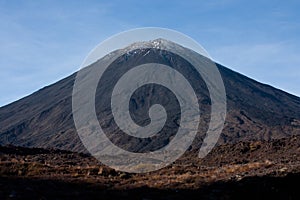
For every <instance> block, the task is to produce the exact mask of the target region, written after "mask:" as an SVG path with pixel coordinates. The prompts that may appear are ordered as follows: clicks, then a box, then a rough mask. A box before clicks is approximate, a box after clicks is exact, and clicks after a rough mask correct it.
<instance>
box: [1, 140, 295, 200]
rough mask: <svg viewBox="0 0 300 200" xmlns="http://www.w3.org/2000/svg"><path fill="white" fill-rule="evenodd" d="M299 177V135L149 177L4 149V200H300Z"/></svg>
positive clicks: (66, 155)
mask: <svg viewBox="0 0 300 200" xmlns="http://www.w3.org/2000/svg"><path fill="white" fill-rule="evenodd" d="M299 180H300V136H293V137H290V138H285V139H277V140H272V141H269V142H264V141H252V142H240V143H237V144H234V145H233V144H228V145H220V146H218V147H216V148H214V149H213V151H212V152H211V153H210V154H209V155H208V156H207V157H205V158H204V159H199V158H197V151H192V152H188V153H186V154H185V155H184V156H183V157H182V158H181V159H179V160H178V161H176V162H175V163H173V164H172V165H171V166H169V167H167V168H163V169H161V170H159V171H156V172H151V173H146V174H128V173H124V172H118V171H115V170H113V169H111V168H108V167H105V166H103V165H102V164H101V163H100V162H99V161H97V160H96V159H94V158H93V157H91V156H89V155H87V154H83V153H81V154H80V153H74V152H70V151H62V150H54V149H52V150H51V149H50V150H46V149H40V148H24V147H15V146H2V147H1V148H0V199H87V198H88V199H299V197H300V190H299V189H298V188H299V186H298V183H297V181H299Z"/></svg>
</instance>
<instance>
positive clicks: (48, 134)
mask: <svg viewBox="0 0 300 200" xmlns="http://www.w3.org/2000/svg"><path fill="white" fill-rule="evenodd" d="M136 45H137V44H132V45H131V46H130V47H127V48H125V49H120V50H117V51H123V52H126V53H124V54H123V56H121V57H119V58H118V61H117V62H116V65H122V66H123V67H124V66H125V67H126V66H128V65H134V64H135V63H134V62H136V61H138V60H141V59H152V58H154V57H155V59H157V60H160V61H161V62H165V63H168V64H169V65H171V66H175V65H184V63H182V62H181V61H180V58H179V57H178V56H176V55H171V54H170V53H168V52H164V53H162V52H160V50H159V49H155V48H154V47H155V46H157V45H169V46H173V47H174V48H181V49H182V51H191V50H189V49H187V48H184V47H181V46H179V45H177V44H174V43H172V42H170V41H167V40H163V39H158V40H155V41H149V42H145V43H143V45H145V48H143V49H141V48H135V47H136ZM139 45H141V44H139ZM133 50H134V51H133ZM191 52H192V51H191ZM193 53H195V52H193ZM199 56H200V55H199ZM131 58H134V59H131ZM129 61H130V62H129ZM93 65H101V60H98V61H97V62H96V63H93ZM216 66H217V68H218V70H219V71H220V74H221V76H222V79H223V81H224V86H225V90H226V95H227V96H226V97H227V117H226V120H225V127H224V129H223V131H222V134H221V136H220V138H219V140H218V144H219V145H220V144H224V143H230V144H235V143H238V142H243V141H271V140H273V139H280V138H289V137H291V136H293V135H299V134H300V112H299V111H300V98H299V97H297V96H294V95H291V94H288V93H287V92H284V91H282V90H279V89H276V88H274V87H272V86H269V85H266V84H262V83H259V82H257V81H255V80H253V79H250V78H248V77H246V76H244V75H242V74H239V73H237V72H234V71H232V70H230V69H229V68H227V67H224V66H222V65H220V64H218V63H216ZM115 68H116V69H118V66H115ZM186 73H190V74H188V75H187V76H188V77H190V78H189V79H190V80H189V81H190V82H191V84H195V85H198V86H199V88H201V89H200V90H199V93H200V94H199V95H198V97H199V98H198V101H199V102H200V108H201V111H202V112H203V113H204V114H203V115H202V116H203V120H202V122H201V123H202V125H201V126H199V127H200V128H199V131H198V132H199V133H198V134H197V137H196V139H195V140H194V142H193V144H192V146H191V150H192V149H197V148H199V145H200V144H201V142H202V140H203V135H204V134H205V131H206V130H207V125H205V123H206V122H207V119H208V116H209V111H210V109H211V100H210V97H209V93H208V90H207V87H206V85H205V83H204V82H203V80H200V79H199V77H198V76H195V73H193V72H186ZM117 74H118V72H113V73H112V72H111V76H116V75H117ZM75 78H76V73H74V74H72V75H70V76H68V77H66V78H64V79H62V80H60V81H58V82H56V83H54V84H52V85H49V86H47V87H44V88H42V89H40V90H39V91H37V92H35V93H33V94H31V95H29V96H27V97H24V98H22V99H20V100H18V101H16V102H13V103H11V104H9V105H6V106H3V107H1V108H0V144H1V145H8V144H9V145H14V146H23V147H39V148H46V149H47V148H54V149H61V150H69V151H73V152H85V151H86V150H85V148H84V146H83V145H82V143H81V141H80V139H79V137H78V135H77V132H76V128H75V125H74V121H73V114H72V92H73V86H74V81H75ZM106 86H107V87H110V83H109V82H108V83H107V85H106ZM148 89H149V88H148ZM157 94H160V95H161V96H164V95H163V94H161V93H160V91H158V90H156V89H155V88H150V92H149V95H150V96H152V97H153V96H156V98H158V97H160V96H159V95H157ZM105 95H106V93H105V88H104V92H97V93H96V107H97V108H98V107H101V106H102V101H101V99H103V97H104V96H105ZM145 101H146V102H147V101H148V100H147V99H143V98H142V97H141V98H138V97H137V98H136V99H135V103H136V104H139V103H142V102H145ZM172 105H173V104H170V106H172ZM142 108H143V107H141V109H142ZM98 118H101V116H100V117H99V116H98ZM100 120H101V119H100ZM108 130H109V128H108ZM111 132H112V133H113V132H114V130H111ZM112 136H113V138H112V140H113V141H114V142H115V143H117V144H120V145H123V146H124V147H125V148H127V146H126V145H128V143H129V139H128V138H127V137H118V135H112ZM168 137H169V136H168V135H167V136H166V137H165V138H163V141H167V140H168ZM133 142H134V141H133ZM131 145H132V143H131ZM151 145H152V146H153V144H150V143H149V145H148V143H147V144H146V143H143V142H139V141H136V142H135V143H133V146H134V147H131V148H133V149H131V150H133V151H144V150H147V148H148V149H149V148H150V149H151V148H152V147H151ZM128 148H129V147H128Z"/></svg>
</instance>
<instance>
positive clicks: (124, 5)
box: [0, 0, 300, 106]
mask: <svg viewBox="0 0 300 200" xmlns="http://www.w3.org/2000/svg"><path fill="white" fill-rule="evenodd" d="M299 10H300V1H297V0H295V1H293V0H291V1H277V0H268V1H264V0H261V1H243V0H240V1H238V0H209V1H208V0H205V1H201V0H199V1H196V0H195V1H183V0H180V1H176V0H173V1H156V0H151V1H141V0H137V1H130V0H128V1H124V0H123V1H121V0H120V1H112V0H111V1H71V0H70V1H67V0H62V1H44V0H40V1H34V0H32V1H30V0H27V1H15V0H7V1H5V0H0V27H1V28H0V69H1V73H0V106H3V105H5V104H8V103H10V102H12V101H15V100H17V99H19V98H21V97H24V96H26V95H28V94H31V93H32V92H34V91H36V90H38V89H40V88H42V87H44V86H46V85H49V84H51V83H54V82H56V81H57V80H59V79H61V78H63V77H65V76H67V75H70V74H71V73H73V72H75V71H77V70H78V69H79V66H80V64H81V63H82V61H83V60H84V58H85V56H86V55H87V54H88V53H89V51H90V50H92V49H93V48H94V47H95V46H96V45H97V44H98V43H99V42H101V41H103V40H104V39H106V38H107V37H109V36H111V35H113V34H116V33H119V32H121V31H125V30H128V29H132V28H138V27H145V26H146V27H149V26H154V27H163V28H170V29H174V30H177V31H180V32H182V33H184V34H187V35H188V36H190V37H192V38H193V39H195V40H196V41H198V42H199V43H200V44H201V45H202V46H203V47H204V48H205V49H206V50H207V51H208V53H209V54H210V55H211V57H212V58H213V59H215V60H216V61H218V62H220V63H221V64H224V65H225V66H227V67H229V68H231V69H233V70H235V71H238V72H240V73H242V74H245V75H247V76H249V77H251V78H254V79H256V80H258V81H260V82H263V83H267V84H270V85H272V86H275V87H277V88H280V89H283V90H285V91H288V92H290V93H292V94H295V95H297V96H300V12H299Z"/></svg>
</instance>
